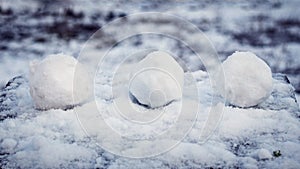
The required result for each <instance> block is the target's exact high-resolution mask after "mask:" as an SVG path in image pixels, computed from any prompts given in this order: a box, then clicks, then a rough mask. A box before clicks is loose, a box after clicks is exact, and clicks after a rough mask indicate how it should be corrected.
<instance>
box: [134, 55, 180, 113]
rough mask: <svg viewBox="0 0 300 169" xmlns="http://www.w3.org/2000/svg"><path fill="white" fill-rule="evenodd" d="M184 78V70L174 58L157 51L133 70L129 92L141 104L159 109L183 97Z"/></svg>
mask: <svg viewBox="0 0 300 169" xmlns="http://www.w3.org/2000/svg"><path fill="white" fill-rule="evenodd" d="M183 78H184V75H183V70H182V68H181V67H180V65H179V64H178V63H177V62H176V61H175V60H174V59H173V57H172V56H170V55H169V54H167V53H165V52H161V51H156V52H152V53H150V54H148V55H147V56H146V57H145V58H144V59H143V60H141V61H140V62H139V63H137V65H136V66H135V68H133V70H132V72H131V78H130V84H129V90H130V93H131V94H132V95H133V96H134V97H135V98H136V99H137V100H138V102H140V103H141V104H144V105H146V106H148V107H151V108H157V107H161V106H164V105H166V104H168V103H170V102H171V101H174V100H179V99H180V98H181V97H182V86H183Z"/></svg>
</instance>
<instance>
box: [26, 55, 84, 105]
mask: <svg viewBox="0 0 300 169" xmlns="http://www.w3.org/2000/svg"><path fill="white" fill-rule="evenodd" d="M75 72H76V76H80V79H78V78H76V79H75V78H74V77H75ZM88 80H89V75H88V73H87V72H86V71H85V69H84V68H83V67H82V66H81V65H80V63H78V61H77V60H76V59H75V58H74V57H72V56H68V55H64V54H53V55H49V56H47V57H46V58H45V59H44V60H42V61H40V62H39V61H33V62H31V63H30V76H29V81H30V94H31V96H32V98H33V101H34V103H35V106H36V108H37V109H51V108H56V109H57V108H61V109H64V108H68V107H69V106H72V105H76V104H79V103H82V102H84V101H86V100H87V99H88V98H89V97H90V92H89V91H90V85H89V81H88ZM75 84H76V85H75Z"/></svg>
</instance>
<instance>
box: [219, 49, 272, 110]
mask: <svg viewBox="0 0 300 169" xmlns="http://www.w3.org/2000/svg"><path fill="white" fill-rule="evenodd" d="M222 66H223V71H224V74H225V91H222V95H223V96H224V97H226V99H227V100H228V101H229V102H230V103H231V104H233V105H236V106H240V107H250V106H255V105H258V104H259V103H262V102H263V101H264V100H266V99H267V98H268V97H269V96H270V95H271V92H272V90H273V80H272V72H271V69H270V67H269V66H268V65H267V64H266V63H265V62H264V61H263V60H261V59H260V58H259V57H257V56H256V55H255V54H253V53H251V52H235V53H233V54H232V55H230V56H229V57H228V58H227V59H226V60H225V61H224V62H223V64H222Z"/></svg>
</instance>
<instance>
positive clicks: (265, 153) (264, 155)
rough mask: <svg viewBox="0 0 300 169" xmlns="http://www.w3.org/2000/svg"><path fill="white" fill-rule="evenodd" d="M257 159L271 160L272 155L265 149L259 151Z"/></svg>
mask: <svg viewBox="0 0 300 169" xmlns="http://www.w3.org/2000/svg"><path fill="white" fill-rule="evenodd" d="M257 157H258V159H259V160H269V159H271V158H272V155H271V153H270V152H269V151H268V150H267V149H260V150H258V152H257Z"/></svg>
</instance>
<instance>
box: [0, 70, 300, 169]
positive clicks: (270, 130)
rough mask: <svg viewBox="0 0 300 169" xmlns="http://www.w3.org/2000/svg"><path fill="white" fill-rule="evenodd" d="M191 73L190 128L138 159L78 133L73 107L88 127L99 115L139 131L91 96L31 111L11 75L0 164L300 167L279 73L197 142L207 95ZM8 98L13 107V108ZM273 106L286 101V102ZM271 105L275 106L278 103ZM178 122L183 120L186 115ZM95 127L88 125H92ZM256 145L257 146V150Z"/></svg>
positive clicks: (294, 123)
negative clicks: (194, 104) (255, 102)
mask: <svg viewBox="0 0 300 169" xmlns="http://www.w3.org/2000/svg"><path fill="white" fill-rule="evenodd" d="M192 75H193V76H194V78H195V79H196V80H197V86H198V87H199V93H200V94H201V95H200V103H201V105H202V106H203V110H202V111H201V113H200V114H199V116H198V118H197V119H196V122H195V124H194V126H193V128H192V130H191V131H190V133H189V134H188V135H187V136H186V137H185V138H184V140H183V141H182V142H181V143H180V144H179V145H177V146H176V147H174V148H173V149H172V150H170V151H168V152H167V153H164V154H161V155H158V156H155V157H151V158H145V159H130V158H123V157H120V156H116V155H114V154H111V153H110V152H108V151H106V150H103V149H102V148H101V147H99V145H98V144H97V143H99V142H98V141H99V140H97V139H95V138H94V137H93V136H92V135H90V136H92V137H88V136H87V135H86V133H85V132H84V131H83V129H82V128H81V125H80V124H79V122H78V119H77V118H78V116H77V115H76V113H75V112H74V110H78V109H81V110H82V111H80V112H82V113H81V114H80V117H81V119H82V118H85V119H87V120H88V122H90V127H92V128H93V126H94V127H95V126H97V127H98V126H99V125H100V126H101V125H103V124H104V123H100V124H99V120H100V119H101V118H102V117H103V118H104V119H106V120H107V121H111V122H113V123H111V124H114V125H115V126H114V127H119V129H128V130H121V131H123V132H124V134H133V135H131V136H132V137H135V138H138V137H141V136H142V135H136V134H137V132H135V133H130V131H133V130H130V127H132V126H127V127H126V124H122V123H120V122H121V121H119V120H118V119H117V118H115V117H112V116H111V115H110V113H109V112H107V113H108V114H106V113H104V114H103V115H104V116H102V117H101V116H99V114H98V113H93V112H94V110H93V109H91V105H92V104H94V103H92V102H90V103H87V104H84V105H82V106H79V107H77V108H75V109H70V110H60V109H57V110H48V111H38V110H35V109H34V107H33V104H30V102H31V101H30V95H29V94H28V93H29V87H28V82H27V81H26V79H25V80H24V79H23V80H22V78H16V79H15V80H14V81H12V82H11V83H10V85H9V86H8V87H7V88H6V89H5V90H4V91H1V92H2V94H5V95H6V96H5V97H4V98H3V97H1V99H2V100H3V102H1V109H3V108H6V110H2V112H1V114H2V115H3V114H5V113H8V114H10V115H11V116H12V115H14V116H13V117H14V118H9V117H10V116H7V117H6V118H4V119H2V121H1V123H0V136H1V138H2V139H1V141H0V146H1V147H2V148H1V154H2V155H1V166H2V168H17V167H20V168H45V167H46V168H61V167H65V168H96V167H99V168H142V167H145V166H147V168H204V167H216V168H217V167H221V168H229V167H239V168H299V167H300V162H299V158H300V157H299V154H300V146H299V145H300V141H299V139H298V136H299V133H300V129H299V125H300V122H299V120H298V117H299V113H300V110H299V107H298V105H297V103H296V102H295V100H293V97H294V96H293V90H294V88H293V87H292V86H291V85H290V84H288V82H287V81H285V78H286V77H285V76H284V75H280V74H278V75H275V76H274V79H273V80H274V90H273V92H272V97H269V98H268V99H267V100H266V103H265V104H261V105H260V106H258V107H255V108H249V109H242V108H237V107H228V106H227V107H225V109H224V114H223V119H222V121H221V123H220V126H219V127H218V129H217V131H216V132H215V133H214V134H213V135H212V136H211V138H210V139H209V140H208V141H207V142H206V143H204V144H199V142H198V141H199V134H200V132H201V128H202V127H203V125H204V124H205V122H206V119H207V117H208V113H207V112H208V109H209V105H210V101H209V100H211V97H212V96H211V88H210V83H209V79H208V75H207V73H206V72H202V71H197V72H193V73H192ZM187 84H188V83H187ZM99 85H102V84H99ZM105 91H106V92H107V93H108V92H109V90H103V91H102V92H105ZM290 92H292V93H290ZM101 97H103V98H101ZM101 97H98V99H97V102H98V103H99V104H101V105H102V106H103V108H105V105H106V104H111V103H110V101H109V100H107V97H105V95H101ZM191 99H192V98H191ZM24 100H29V103H23V102H24ZM268 103H269V104H268ZM14 104H17V105H20V107H18V106H13V105H14ZM24 104H25V105H26V106H27V107H26V106H25V105H24ZM21 105H24V106H21ZM280 105H287V107H284V106H280ZM5 106H6V107H5ZM169 106H170V107H172V106H174V105H173V104H170V105H169ZM275 106H280V109H279V108H276V107H275ZM102 110H103V111H104V110H105V109H102ZM170 110H172V109H170ZM104 112H105V111H104ZM105 115H106V116H105ZM168 119H169V118H168ZM185 123H186V124H189V123H191V121H190V119H189V118H188V117H187V118H186V120H185ZM169 125H170V124H169V122H166V123H165V124H164V123H161V127H163V126H169ZM97 127H95V128H94V131H98V129H99V128H97ZM128 127H129V128H128ZM141 130H142V131H144V133H145V132H146V131H148V130H149V128H148V130H147V127H143V128H142V129H141ZM126 131H127V132H126ZM178 131H179V130H178ZM101 132H102V134H104V135H111V134H112V131H111V130H101ZM133 132H134V131H133ZM142 138H143V136H142ZM98 139H102V141H103V142H105V141H109V140H106V138H105V137H102V138H101V137H100V138H98ZM174 139H175V138H174ZM170 140H172V137H171V138H170ZM112 141H113V143H114V142H115V141H114V140H112ZM129 145H130V144H129V143H127V142H124V143H122V142H120V144H117V145H114V146H116V147H123V148H124V150H128V151H133V149H132V148H133V147H130V146H129ZM161 147H162V145H160V144H158V145H155V146H154V147H153V149H160V148H161ZM261 149H265V150H264V151H263V152H261ZM277 150H280V151H281V153H282V155H281V156H280V157H274V156H272V158H270V156H269V153H270V154H272V152H273V151H277ZM266 151H268V152H269V153H266ZM266 157H267V159H266Z"/></svg>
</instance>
